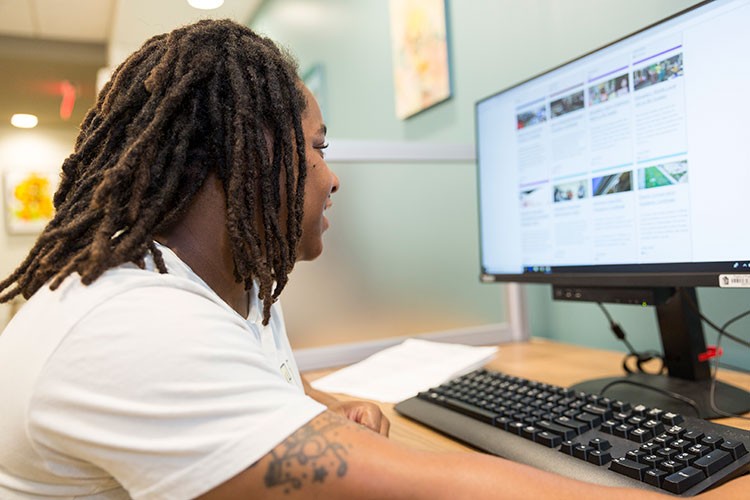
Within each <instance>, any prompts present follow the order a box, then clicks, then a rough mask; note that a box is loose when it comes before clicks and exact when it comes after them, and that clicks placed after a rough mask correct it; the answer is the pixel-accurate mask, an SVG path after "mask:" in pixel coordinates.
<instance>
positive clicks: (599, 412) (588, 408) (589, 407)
mask: <svg viewBox="0 0 750 500" xmlns="http://www.w3.org/2000/svg"><path fill="white" fill-rule="evenodd" d="M581 410H582V411H585V412H586V413H591V414H593V415H596V416H598V417H601V418H602V420H607V419H610V418H612V410H609V409H607V408H602V407H600V406H596V405H593V404H591V403H589V404H586V405H583V406H581Z"/></svg>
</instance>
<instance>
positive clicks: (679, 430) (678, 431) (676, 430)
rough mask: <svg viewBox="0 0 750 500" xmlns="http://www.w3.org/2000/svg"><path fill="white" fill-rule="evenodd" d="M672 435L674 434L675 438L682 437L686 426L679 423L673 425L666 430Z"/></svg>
mask: <svg viewBox="0 0 750 500" xmlns="http://www.w3.org/2000/svg"><path fill="white" fill-rule="evenodd" d="M665 432H666V433H667V434H669V435H670V436H673V437H674V438H677V439H679V438H681V437H682V435H683V434H685V428H684V427H680V426H679V425H673V426H671V427H669V428H667V430H666V431H665Z"/></svg>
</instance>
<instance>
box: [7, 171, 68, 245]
mask: <svg viewBox="0 0 750 500" xmlns="http://www.w3.org/2000/svg"><path fill="white" fill-rule="evenodd" d="M59 177H60V173H59V172H58V171H57V170H31V169H28V170H26V169H10V170H7V171H5V173H4V174H3V205H4V207H3V208H4V209H5V228H6V231H7V232H8V233H9V234H36V233H39V232H40V231H41V230H42V229H44V226H46V225H47V223H48V222H49V221H50V220H52V217H53V215H54V213H55V209H54V206H53V204H52V198H53V196H54V194H55V191H56V190H57V185H58V183H59Z"/></svg>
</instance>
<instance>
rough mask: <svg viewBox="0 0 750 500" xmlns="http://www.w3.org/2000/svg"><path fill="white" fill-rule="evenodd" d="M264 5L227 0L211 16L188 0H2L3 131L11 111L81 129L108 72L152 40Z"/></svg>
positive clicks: (247, 14) (242, 16)
mask: <svg viewBox="0 0 750 500" xmlns="http://www.w3.org/2000/svg"><path fill="white" fill-rule="evenodd" d="M261 3H262V0H225V2H224V5H223V6H222V7H220V8H218V9H215V10H211V11H205V10H197V9H194V8H192V7H190V6H189V5H188V4H187V1H186V0H0V74H2V75H3V78H2V79H0V126H5V125H6V124H8V120H9V119H10V116H11V115H12V114H13V113H32V114H36V115H37V116H38V117H39V126H40V127H42V126H46V127H73V128H77V126H78V124H79V123H80V122H81V120H82V119H83V116H84V114H85V112H86V111H87V110H88V109H89V108H90V107H91V106H92V105H93V103H94V97H95V92H96V80H97V73H98V72H99V71H100V70H101V69H102V68H106V67H108V66H116V65H117V64H119V63H120V62H121V61H122V60H123V59H124V58H125V57H126V56H127V55H128V54H130V53H131V52H133V51H134V50H136V49H137V48H138V47H139V46H140V45H141V44H142V43H143V41H145V40H146V39H147V38H148V37H150V36H152V35H155V34H158V33H163V32H166V31H170V30H171V29H173V28H175V27H177V26H180V25H183V24H187V23H190V22H194V21H197V20H198V19H202V18H230V19H234V20H236V21H239V22H243V23H244V22H247V21H248V20H249V19H250V18H251V17H252V15H253V14H254V13H255V11H256V10H257V9H258V8H259V7H260V4H261ZM66 82H67V83H66ZM71 89H73V90H71ZM71 92H72V93H74V97H75V99H74V106H73V110H72V113H71V115H70V117H69V118H67V119H63V118H62V117H61V104H62V101H63V95H64V93H65V94H67V96H68V97H67V99H68V101H69V100H70V94H71ZM63 116H64V113H63Z"/></svg>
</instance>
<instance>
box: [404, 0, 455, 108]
mask: <svg viewBox="0 0 750 500" xmlns="http://www.w3.org/2000/svg"><path fill="white" fill-rule="evenodd" d="M445 11H446V0H390V16H391V42H392V43H391V45H392V51H393V79H394V86H395V95H396V116H398V117H399V118H401V119H405V118H408V117H410V116H412V115H414V114H416V113H419V112H420V111H423V110H425V109H427V108H429V107H430V106H433V105H435V104H437V103H439V102H441V101H444V100H445V99H448V98H449V97H450V96H451V85H450V66H449V62H448V33H447V31H448V30H447V27H446V16H445Z"/></svg>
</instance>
